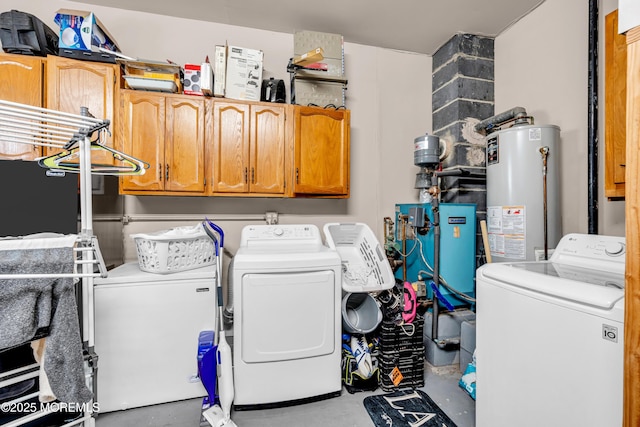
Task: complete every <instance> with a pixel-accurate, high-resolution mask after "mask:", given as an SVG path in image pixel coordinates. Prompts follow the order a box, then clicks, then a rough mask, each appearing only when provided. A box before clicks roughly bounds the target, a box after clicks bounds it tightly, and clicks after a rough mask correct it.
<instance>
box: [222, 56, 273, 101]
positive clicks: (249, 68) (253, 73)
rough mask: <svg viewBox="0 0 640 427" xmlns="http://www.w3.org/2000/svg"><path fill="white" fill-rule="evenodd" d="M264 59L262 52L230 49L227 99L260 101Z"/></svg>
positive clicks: (226, 80) (226, 82)
mask: <svg viewBox="0 0 640 427" xmlns="http://www.w3.org/2000/svg"><path fill="white" fill-rule="evenodd" d="M263 59H264V53H263V52H262V51H261V50H255V49H247V48H243V47H238V46H229V47H228V49H227V70H226V79H225V86H226V87H225V97H226V98H231V99H246V100H251V101H260V90H261V86H262V62H263Z"/></svg>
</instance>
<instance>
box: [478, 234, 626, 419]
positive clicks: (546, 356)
mask: <svg viewBox="0 0 640 427" xmlns="http://www.w3.org/2000/svg"><path fill="white" fill-rule="evenodd" d="M624 259H625V240H624V238H623V237H611V236H598V235H585V234H568V235H566V236H564V237H563V238H562V239H561V241H560V243H559V244H558V246H557V247H556V249H555V251H554V253H553V255H552V256H551V259H550V260H549V261H540V262H520V263H494V264H485V265H484V266H482V267H480V268H479V269H478V271H477V279H476V280H477V300H478V303H477V312H476V315H477V316H476V352H477V353H476V363H477V366H476V375H477V396H476V398H477V400H476V425H477V427H513V426H518V427H528V426H531V427H534V426H535V427H539V426H543V425H544V426H549V427H555V426H558V427H559V426H594V427H596V426H598V427H600V426H620V425H622V407H623V403H622V391H623V357H624V356H623V355H624V352H623V337H624V329H623V322H624V268H625V263H624Z"/></svg>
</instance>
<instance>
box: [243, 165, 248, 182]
mask: <svg viewBox="0 0 640 427" xmlns="http://www.w3.org/2000/svg"><path fill="white" fill-rule="evenodd" d="M248 175H249V173H248V171H247V168H244V183H245V184H248V183H249V177H248Z"/></svg>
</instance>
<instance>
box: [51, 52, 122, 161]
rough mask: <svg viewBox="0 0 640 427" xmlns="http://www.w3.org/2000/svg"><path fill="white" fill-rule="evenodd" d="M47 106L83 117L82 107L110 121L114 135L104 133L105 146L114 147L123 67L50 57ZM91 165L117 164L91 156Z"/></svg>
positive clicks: (101, 156)
mask: <svg viewBox="0 0 640 427" xmlns="http://www.w3.org/2000/svg"><path fill="white" fill-rule="evenodd" d="M46 63H47V76H46V79H47V97H46V99H47V102H46V107H47V108H49V109H52V110H58V111H63V112H66V113H71V114H81V107H87V108H88V109H89V113H90V114H91V115H92V116H94V117H96V118H98V119H108V120H110V121H111V126H110V127H109V129H110V132H111V135H107V134H106V133H105V132H102V133H101V135H102V137H103V138H104V140H103V141H102V143H103V144H105V145H107V146H109V147H114V137H113V135H114V129H115V128H116V123H115V122H114V119H115V117H116V114H115V111H116V105H117V101H118V94H119V90H118V88H119V87H120V67H119V66H118V65H115V64H107V63H101V62H90V61H80V60H76V59H70V58H63V57H59V56H52V55H49V56H47V61H46ZM57 151H60V150H59V149H56V148H47V149H45V150H44V151H43V154H45V155H50V154H53V153H55V152H57ZM92 161H93V162H95V163H102V164H109V165H113V164H115V163H116V162H115V160H114V159H113V156H112V155H110V154H109V153H107V152H106V151H105V152H94V153H92Z"/></svg>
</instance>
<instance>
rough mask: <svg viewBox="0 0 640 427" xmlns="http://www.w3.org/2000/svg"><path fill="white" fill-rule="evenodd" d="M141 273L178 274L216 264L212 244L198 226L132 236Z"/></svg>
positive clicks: (200, 225)
mask: <svg viewBox="0 0 640 427" xmlns="http://www.w3.org/2000/svg"><path fill="white" fill-rule="evenodd" d="M131 237H132V238H133V240H134V241H135V243H136V250H137V252H138V264H139V265H140V270H142V271H147V272H149V273H160V274H166V273H177V272H179V271H185V270H192V269H195V268H200V267H205V266H207V265H212V264H214V263H215V262H216V255H215V250H214V246H213V241H212V240H211V238H209V236H207V234H206V233H205V231H204V229H203V228H202V224H201V223H199V224H197V225H195V226H192V227H176V228H171V229H169V230H162V231H157V232H154V233H148V234H144V233H138V234H132V235H131Z"/></svg>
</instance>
